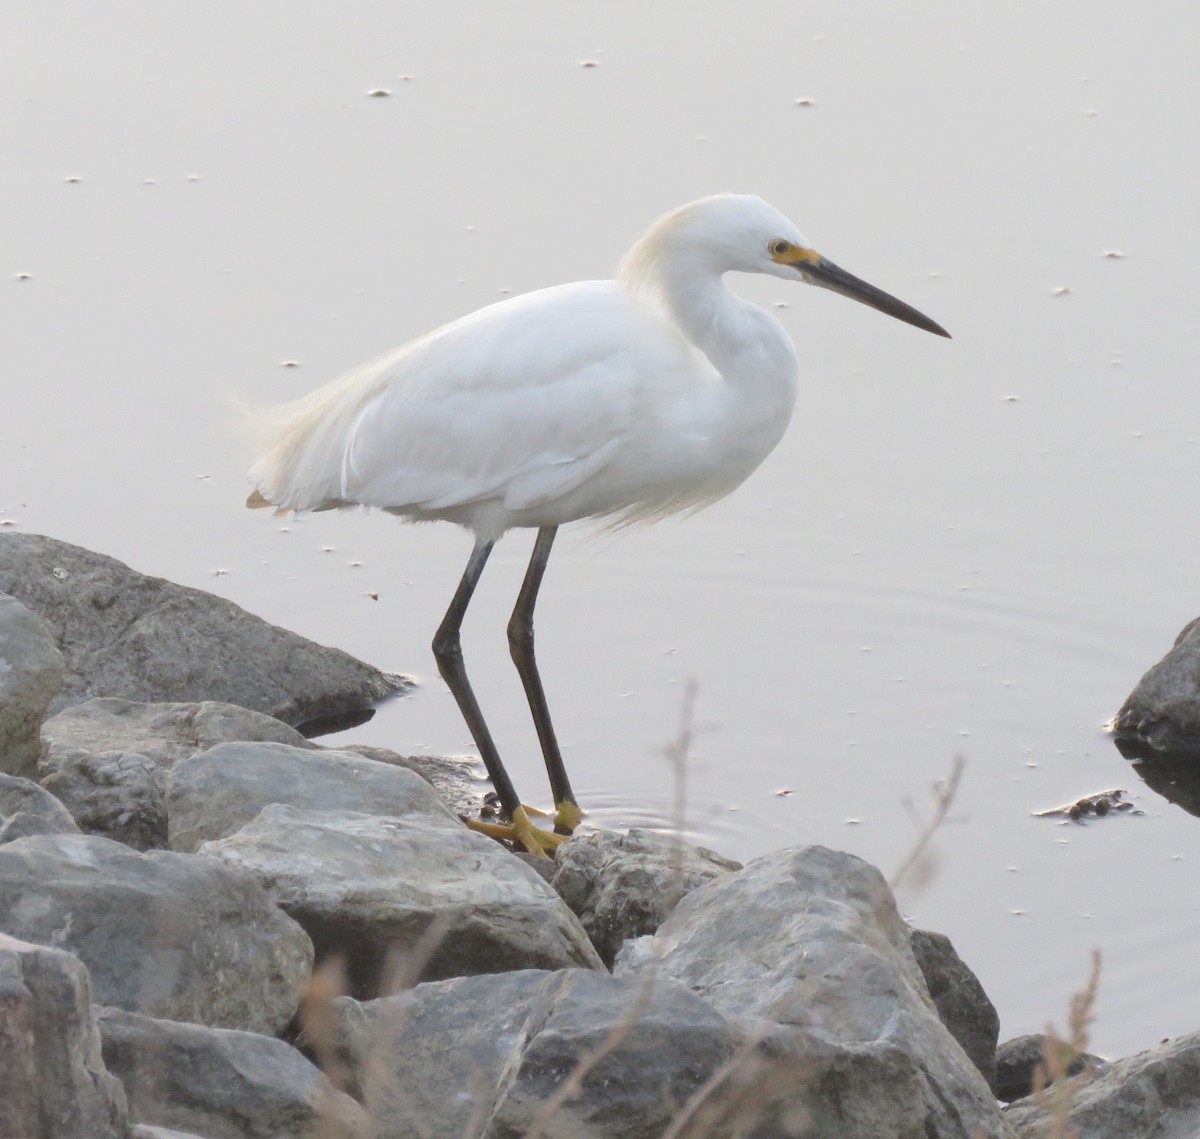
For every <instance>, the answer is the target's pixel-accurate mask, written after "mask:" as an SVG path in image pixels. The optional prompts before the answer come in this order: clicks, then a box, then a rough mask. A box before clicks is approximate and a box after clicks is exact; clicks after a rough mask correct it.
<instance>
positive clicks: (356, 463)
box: [247, 194, 949, 853]
mask: <svg viewBox="0 0 1200 1139" xmlns="http://www.w3.org/2000/svg"><path fill="white" fill-rule="evenodd" d="M730 271H740V272H746V273H768V274H770V275H772V276H774V277H780V278H782V279H783V280H786V281H804V282H807V283H808V284H811V285H820V286H821V287H823V288H827V289H832V290H834V291H835V292H838V293H842V294H843V295H845V296H848V297H852V298H853V299H854V300H857V301H861V302H863V303H864V304H867V305H870V306H871V307H872V308H875V309H878V310H879V311H881V312H884V313H887V314H888V315H889V316H894V317H896V318H898V319H899V320H902V321H906V322H907V323H909V324H912V325H915V326H916V327H917V328H922V329H925V330H926V331H928V332H933V333H936V334H938V335H939V336H948V335H949V333H947V332H946V331H945V329H943V328H942V327H941V326H940V325H938V324H935V323H934V322H933V321H932V320H930V319H929V318H928V317H926V316H923V315H922V314H921V313H919V312H917V311H916V310H915V309H913V308H910V307H909V306H908V305H906V304H904V303H903V302H901V301H899V300H897V299H896V298H895V297H892V296H889V295H888V294H887V293H884V292H882V291H881V290H879V289H876V288H875V287H874V286H872V285H868V284H867V283H866V282H865V281H860V280H859V279H858V278H857V277H853V276H851V275H850V274H849V273H846V272H845V271H843V270H842V269H839V268H838V267H837V266H836V265H834V264H833V263H832V262H830V261H827V260H826V259H825V258H824V257H822V256H821V255H820V254H819V253H817V252H816V251H815V250H814V249H812V248H811V247H810V246H809V244H808V243H807V242H806V241H805V240H804V238H803V237H801V235H800V233H799V231H798V230H797V229H796V227H795V226H794V225H793V224H792V223H791V222H790V221H788V220H787V218H785V217H784V216H783V215H782V214H780V213H779V212H778V211H776V210H775V209H773V208H772V207H771V206H769V205H768V204H767V203H766V202H764V201H763V200H762V199H761V198H756V197H751V196H746V195H740V194H721V195H717V196H715V197H710V198H704V199H702V200H700V201H697V202H692V203H690V204H689V205H685V206H682V207H680V208H679V209H677V210H674V211H673V212H671V213H669V214H666V215H665V216H664V217H661V218H659V220H658V221H656V222H655V223H654V224H653V225H651V226H650V228H649V229H648V230H646V232H645V233H644V234H642V236H641V237H640V238H638V240H637V241H636V242H634V244H633V246H632V248H630V250H629V251H628V252H627V253H626V255H625V257H624V259H623V260H622V262H621V264H620V268H619V270H618V273H617V278H616V280H612V281H581V282H577V283H575V284H570V285H560V286H558V287H555V288H549V289H542V290H539V291H537V292H533V293H528V294H526V295H524V296H518V297H513V298H511V299H508V300H504V301H501V302H500V303H498V304H493V305H490V306H488V307H486V308H483V309H480V310H479V311H478V312H474V313H471V314H470V315H469V316H465V317H463V318H462V319H460V320H456V321H454V322H453V323H451V324H447V325H444V326H443V327H441V328H438V329H436V330H435V331H433V332H430V333H428V334H426V335H425V336H421V337H418V338H417V339H416V340H413V341H410V342H409V343H407V344H405V345H403V346H402V347H400V348H397V349H395V350H394V351H392V352H390V353H388V354H387V355H385V356H382V357H380V358H379V359H378V360H375V361H374V362H372V363H369V364H365V365H363V366H362V367H359V368H357V369H355V370H354V371H351V372H349V373H347V374H346V375H344V376H342V377H341V378H340V379H337V380H334V381H333V382H332V383H330V384H328V385H327V386H325V387H323V388H320V389H319V390H317V391H315V392H313V393H312V394H311V395H308V396H305V397H304V398H302V399H300V400H297V401H296V402H295V403H290V404H285V405H283V406H281V407H276V408H268V409H266V410H264V411H263V412H261V413H260V415H259V426H260V428H261V432H262V440H263V444H264V448H265V449H264V454H263V455H262V457H261V458H260V459H259V460H258V462H257V463H256V464H255V466H254V467H253V469H252V470H251V472H250V477H251V481H252V482H253V483H254V485H255V487H256V488H257V489H256V490H255V491H254V492H253V493H252V494H251V495H250V498H249V499H248V501H247V505H249V506H252V507H259V506H268V505H273V506H275V507H276V508H278V509H279V510H281V511H308V510H329V509H333V508H336V507H352V506H368V507H370V506H374V507H378V508H379V509H381V510H385V511H387V512H389V513H391V514H396V515H399V516H400V517H401V518H405V519H408V520H411V521H426V520H433V519H442V520H445V521H448V522H456V523H458V524H459V525H461V526H464V527H466V528H467V529H468V530H470V531H471V533H472V534H473V535H474V539H475V544H474V548H473V549H472V551H471V555H470V558H469V560H468V562H467V567H466V571H465V572H464V574H463V576H462V580H461V582H460V583H459V586H458V589H457V591H456V592H455V594H454V598H453V600H452V601H451V603H450V607H449V609H448V610H447V612H446V615H445V617H444V619H443V620H442V623H441V625H440V626H439V628H438V630H437V634H436V636H435V637H434V640H433V652H434V656H435V657H436V659H437V664H438V670H439V672H440V673H441V675H442V677H443V678H444V679H445V681H446V684H447V685H448V686H449V688H450V691H451V692H452V693H453V695H454V698H455V700H456V701H457V702H458V706H459V708H460V709H461V711H462V714H463V716H464V718H465V719H466V722H467V726H468V727H469V729H470V731H471V735H472V737H473V738H474V740H475V743H476V745H477V746H478V748H479V753H480V756H481V757H482V759H483V762H484V764H485V765H486V767H487V770H488V775H489V776H490V778H491V781H492V784H493V786H494V787H495V789H496V793H497V795H498V797H499V800H500V804H501V807H502V809H503V812H504V815H505V816H506V817H507V818H508V819H509V821H510V823H511V832H510V833H511V834H512V835H513V836H515V837H516V838H517V839H518V840H519V841H520V842H521V843H522V844H523V845H524V846H525V847H526V848H527V849H529V850H532V851H535V852H537V853H542V850H543V848H546V849H549V848H550V847H551V846H552V845H553V844H554V842H555V841H556V839H557V836H556V835H550V834H548V833H547V832H545V831H543V830H541V829H540V828H536V827H534V826H533V825H532V824H531V822H530V821H529V818H528V816H527V814H526V811H525V809H524V808H523V807H522V805H521V800H520V799H519V798H518V797H517V793H516V791H515V789H514V788H513V784H512V781H511V780H510V778H509V776H508V773H507V772H506V771H505V769H504V765H503V763H502V762H501V759H500V755H499V752H498V751H497V749H496V746H495V743H494V742H493V740H492V737H491V734H490V733H489V731H488V728H487V725H486V723H485V722H484V718H483V715H482V713H481V711H480V709H479V704H478V702H477V701H476V699H475V696H474V693H473V692H472V690H471V685H470V683H469V681H468V679H467V674H466V671H465V668H464V665H463V657H462V650H461V647H460V641H459V630H460V627H461V625H462V620H463V616H464V614H465V612H466V609H467V605H468V604H469V603H470V600H471V595H472V593H473V592H474V590H475V586H476V583H477V582H478V580H479V576H480V574H481V573H482V571H483V568H484V564H485V563H486V562H487V559H488V555H489V554H490V553H491V551H492V547H493V546H494V544H495V543H496V541H497V539H499V538H500V537H501V536H502V535H503V534H504V533H505V532H506V531H507V530H509V529H511V528H513V527H532V528H535V529H536V530H537V532H538V533H537V539H536V541H535V544H534V548H533V556H532V558H531V559H530V562H529V568H528V570H527V572H526V575H525V579H524V583H523V585H522V587H521V591H520V594H519V596H518V598H517V602H516V607H515V608H514V609H513V613H512V618H511V620H510V622H509V625H508V637H509V646H510V651H511V653H512V658H513V661H514V663H515V664H516V667H517V670H518V672H519V674H520V677H521V680H522V682H523V684H524V686H525V692H526V695H527V697H528V700H529V706H530V710H531V712H532V714H533V720H534V724H535V726H536V728H537V734H538V738H539V741H540V743H541V747H542V753H543V756H544V758H545V762H546V769H547V772H548V774H549V777H550V786H551V790H552V792H553V795H554V803H555V811H556V815H555V821H556V827H555V829H556V831H557V832H558V833H559V834H560V835H561V834H567V833H570V831H571V830H572V829H573V828H574V826H575V825H576V824H577V822H578V820H579V818H580V811H579V808H578V806H577V805H576V801H575V796H574V794H573V793H572V791H571V785H570V781H569V780H568V778H567V772H566V768H565V767H564V765H563V759H562V755H561V753H560V751H559V747H558V743H557V740H556V738H555V734H554V728H553V726H552V724H551V721H550V713H549V710H548V707H547V704H546V698H545V694H544V692H543V690H542V683H541V679H540V678H539V676H538V670H537V664H536V662H535V659H534V651H533V610H534V605H535V603H536V600H537V594H538V589H539V587H540V585H541V582H542V575H543V573H544V571H545V568H546V561H547V559H548V558H549V556H550V548H551V546H552V544H553V542H554V537H555V534H556V533H557V531H558V528H559V527H560V526H561V525H563V524H564V523H566V522H574V521H577V520H579V519H583V518H607V519H612V520H616V521H619V522H648V521H653V520H654V519H657V518H660V517H663V516H664V515H667V514H671V513H674V512H675V511H679V510H692V509H696V508H698V507H701V506H704V505H706V504H708V503H710V502H713V501H714V500H716V499H718V498H721V497H722V496H723V495H726V494H728V493H729V492H730V491H731V490H733V489H734V487H736V486H738V484H739V483H741V482H742V481H743V480H744V479H745V478H746V477H747V476H748V475H749V474H750V473H751V472H752V471H753V470H754V469H755V468H756V467H757V466H758V465H759V464H760V463H761V462H762V461H763V459H765V458H766V457H767V455H768V454H769V453H770V452H771V450H772V449H773V448H774V447H775V445H776V443H778V442H779V439H780V438H781V436H782V435H783V432H784V429H785V428H786V427H787V424H788V420H789V419H790V418H791V415H792V410H793V407H794V405H795V400H796V389H797V359H796V350H795V348H794V347H793V345H792V342H791V340H790V339H789V338H788V336H787V334H786V333H785V332H784V330H783V328H782V327H781V326H780V325H779V323H778V321H776V320H775V319H774V317H772V316H771V315H770V314H768V313H767V312H765V311H763V310H762V309H761V308H759V307H757V306H756V305H753V304H750V303H749V302H747V301H745V300H742V299H740V298H738V297H736V296H734V295H733V294H732V293H730V292H729V291H728V290H727V289H726V288H725V286H724V284H723V282H722V278H723V275H724V274H725V273H727V272H730Z"/></svg>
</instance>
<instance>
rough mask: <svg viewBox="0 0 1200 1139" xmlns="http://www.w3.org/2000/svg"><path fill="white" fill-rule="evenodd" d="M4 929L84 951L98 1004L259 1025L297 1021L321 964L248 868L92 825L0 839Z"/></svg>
mask: <svg viewBox="0 0 1200 1139" xmlns="http://www.w3.org/2000/svg"><path fill="white" fill-rule="evenodd" d="M0 930H2V931H3V932H5V933H9V934H11V935H13V936H14V937H20V938H23V939H25V940H27V941H33V942H37V943H38V944H41V945H53V946H58V947H62V948H64V949H69V950H70V951H71V952H72V953H75V954H76V955H78V957H79V958H80V959H81V960H82V961H83V962H84V964H86V965H87V966H88V968H89V970H90V971H91V975H92V984H93V986H94V987H95V991H96V999H97V1001H99V1002H100V1003H103V1004H111V1005H117V1006H119V1007H120V1008H125V1009H129V1010H132V1011H137V1012H144V1013H147V1014H150V1015H159V1016H164V1017H167V1018H169V1019H174V1020H190V1021H196V1022H197V1023H201V1024H210V1025H215V1026H220V1027H230V1028H245V1029H249V1030H251V1031H256V1032H267V1033H273V1032H277V1031H279V1030H280V1029H281V1028H283V1027H284V1025H286V1024H287V1023H288V1021H289V1020H290V1019H291V1017H292V1014H293V1013H294V1012H295V1009H296V1006H297V1005H298V1004H299V1001H300V996H301V994H302V993H303V991H304V987H305V984H306V982H307V980H308V975H309V970H310V967H311V964H312V945H311V944H310V942H309V940H308V937H307V936H306V935H305V933H304V931H303V930H302V929H300V928H299V926H297V925H296V924H295V922H293V921H292V920H291V919H290V918H289V917H287V916H286V915H285V914H284V913H282V912H281V911H280V910H279V909H278V908H277V907H276V906H275V905H274V904H273V903H272V902H271V900H270V899H269V898H268V897H267V895H266V894H265V893H264V892H263V890H262V887H261V886H260V885H259V884H258V882H257V881H255V880H254V878H253V877H252V876H251V875H249V874H245V873H243V872H240V871H238V870H237V869H236V868H234V867H231V866H229V865H228V864H225V863H222V862H220V861H217V860H216V859H204V858H194V857H189V856H187V855H183V854H174V853H171V852H168V851H154V852H151V853H149V854H139V853H137V852H136V851H133V850H130V849H129V848H128V847H125V846H122V845H121V844H120V843H116V842H111V841H109V840H108V839H103V838H94V837H91V836H88V835H37V836H35V837H33V838H23V839H18V840H17V841H16V842H10V843H8V844H6V845H5V846H0Z"/></svg>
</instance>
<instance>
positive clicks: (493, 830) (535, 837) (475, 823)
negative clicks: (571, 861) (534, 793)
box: [465, 806, 570, 858]
mask: <svg viewBox="0 0 1200 1139" xmlns="http://www.w3.org/2000/svg"><path fill="white" fill-rule="evenodd" d="M534 813H535V814H539V815H544V814H545V812H544V811H534ZM465 821H466V824H467V826H468V827H470V828H471V830H473V831H478V832H479V833H480V834H485V835H487V836H488V838H494V839H498V840H499V841H501V842H516V843H520V845H521V846H523V847H524V848H525V849H526V850H527V851H528V852H529V853H530V854H532V855H534V856H535V857H537V858H549V857H550V853H549V852H550V851H553V850H554V849H555V848H556V847H557V846H558V845H559V843H562V842H565V841H566V840H567V838H569V837H570V836H569V835H563V834H554V833H553V832H551V831H546V830H542V828H541V827H535V826H534V825H533V823H531V822H530V821H529V815H528V813H527V811H526V808H525V807H523V806H522V807H518V808H517V809H516V810H515V811H514V812H513V817H512V822H510V823H485V822H483V821H482V820H481V819H467V820H465Z"/></svg>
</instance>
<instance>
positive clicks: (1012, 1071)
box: [994, 1032, 1108, 1103]
mask: <svg viewBox="0 0 1200 1139" xmlns="http://www.w3.org/2000/svg"><path fill="white" fill-rule="evenodd" d="M1045 1046H1046V1037H1045V1036H1043V1035H1042V1033H1040V1032H1033V1033H1030V1034H1028V1035H1026V1036H1014V1037H1013V1038H1012V1039H1011V1040H1006V1041H1005V1042H1004V1043H1003V1044H1001V1045H1000V1047H999V1048H997V1049H996V1083H995V1085H994V1086H995V1090H996V1098H997V1099H1000V1100H1004V1102H1005V1103H1012V1101H1013V1100H1018V1099H1024V1098H1025V1096H1027V1095H1032V1094H1033V1081H1034V1074H1035V1073H1036V1071H1037V1069H1038V1067H1039V1066H1041V1065H1042V1064H1043V1062H1044V1060H1045V1055H1046V1052H1045ZM1107 1064H1108V1061H1107V1060H1103V1059H1101V1058H1100V1057H1099V1056H1093V1055H1091V1054H1090V1053H1088V1052H1081V1053H1079V1054H1078V1055H1077V1056H1076V1057H1075V1059H1074V1060H1072V1061H1071V1062H1070V1064H1068V1065H1067V1075H1068V1076H1077V1075H1079V1073H1080V1072H1082V1071H1084V1069H1099V1068H1103V1067H1106V1066H1107Z"/></svg>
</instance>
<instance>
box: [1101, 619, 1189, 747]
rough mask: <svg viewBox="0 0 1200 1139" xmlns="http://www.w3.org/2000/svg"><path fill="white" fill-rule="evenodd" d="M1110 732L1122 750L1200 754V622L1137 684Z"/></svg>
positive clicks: (1185, 633) (1176, 640)
mask: <svg viewBox="0 0 1200 1139" xmlns="http://www.w3.org/2000/svg"><path fill="white" fill-rule="evenodd" d="M1112 730H1113V734H1114V736H1115V737H1116V739H1117V742H1118V744H1120V743H1122V742H1134V743H1139V744H1142V745H1144V746H1145V747H1148V748H1150V749H1152V750H1153V751H1155V752H1169V753H1190V754H1192V755H1193V756H1194V755H1196V754H1198V753H1200V617H1197V618H1196V620H1194V621H1191V622H1189V623H1188V624H1187V625H1185V626H1184V627H1183V630H1182V631H1181V632H1180V634H1179V636H1178V637H1176V638H1175V644H1174V646H1173V647H1172V648H1171V650H1170V651H1169V652H1168V653H1167V655H1166V656H1164V657H1163V658H1162V660H1160V661H1159V662H1158V664H1156V665H1154V667H1153V668H1151V669H1150V670H1149V672H1147V673H1146V675H1145V676H1143V677H1142V679H1141V680H1139V681H1138V682H1137V685H1136V686H1135V688H1134V690H1133V691H1132V692H1131V693H1130V694H1129V697H1128V698H1127V699H1126V701H1125V703H1124V704H1123V705H1122V706H1121V710H1120V711H1119V712H1118V713H1117V714H1116V716H1115V717H1114V719H1113V722H1112Z"/></svg>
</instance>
